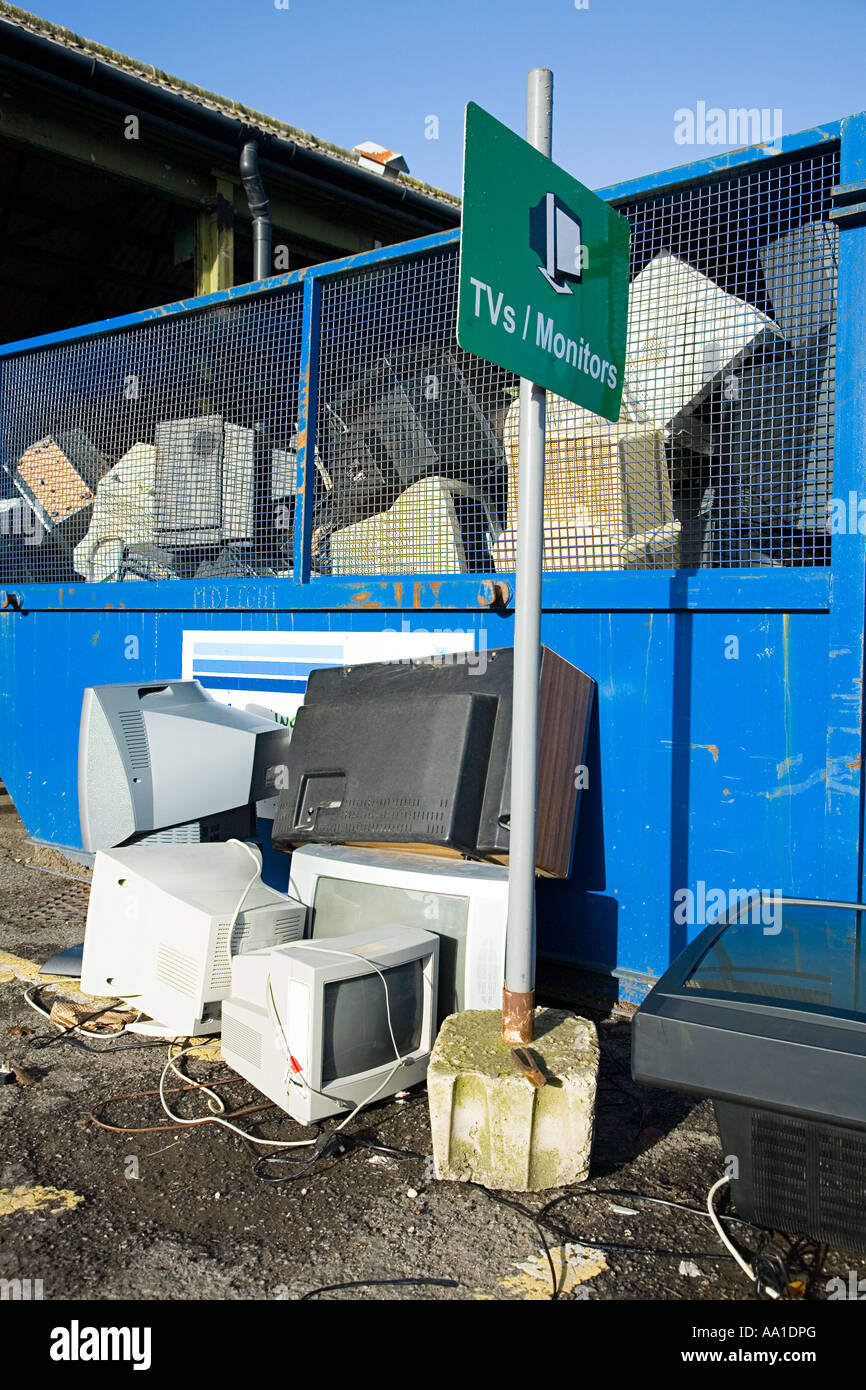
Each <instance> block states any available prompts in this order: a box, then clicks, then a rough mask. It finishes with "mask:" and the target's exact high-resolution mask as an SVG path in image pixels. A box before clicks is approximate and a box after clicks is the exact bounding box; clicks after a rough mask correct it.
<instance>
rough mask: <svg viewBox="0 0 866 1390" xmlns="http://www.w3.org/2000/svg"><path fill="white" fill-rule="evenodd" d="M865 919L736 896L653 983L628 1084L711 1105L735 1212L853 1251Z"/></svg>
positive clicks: (805, 903)
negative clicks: (665, 1090) (684, 1095)
mask: <svg viewBox="0 0 866 1390" xmlns="http://www.w3.org/2000/svg"><path fill="white" fill-rule="evenodd" d="M864 913H866V904H863V903H845V902H829V901H819V900H814V899H806V898H795V897H786V896H785V895H774V894H767V893H759V892H755V893H751V894H749V895H747V896H744V897H743V898H741V899H740V900H739V901H738V902H736V903H734V904H733V905H732V906H730V907H729V909H728V911H726V912H725V913H723V914H722V915H720V916H719V917H718V919H717V920H716V921H714V922H713V923H712V924H711V925H709V926H707V927H706V928H705V929H704V930H703V931H702V932H701V933H700V934H699V935H698V936H697V937H696V938H695V940H694V941H692V942H691V944H690V945H689V946H687V947H686V949H685V950H684V951H683V952H682V954H681V955H680V956H679V957H678V958H677V960H676V961H675V962H674V963H673V965H672V966H671V967H670V969H669V970H668V971H667V973H666V974H665V975H663V976H662V978H661V979H660V980H659V981H658V982H657V984H656V985H655V986H654V987H653V989H652V990H651V991H650V993H649V994H648V996H647V998H646V999H645V1001H644V1003H643V1004H642V1005H641V1007H640V1009H639V1010H638V1013H637V1015H636V1017H635V1020H634V1025H633V1035H632V1074H633V1076H634V1078H635V1080H636V1081H640V1082H643V1083H645V1084H647V1085H652V1086H663V1087H666V1088H668V1089H671V1090H678V1091H686V1092H690V1093H693V1094H696V1095H700V1096H708V1097H710V1098H711V1099H712V1101H713V1105H714V1107H715V1112H716V1119H717V1121H718V1125H719V1132H720V1137H721V1142H722V1152H723V1154H724V1156H725V1161H726V1166H727V1167H728V1169H729V1171H730V1172H731V1174H732V1177H731V1197H732V1200H733V1203H734V1206H735V1207H736V1208H737V1210H738V1211H739V1212H740V1214H741V1215H743V1216H745V1217H746V1218H747V1219H749V1220H751V1221H753V1222H755V1223H756V1224H757V1225H759V1226H765V1227H768V1228H770V1229H774V1230H782V1231H786V1232H789V1233H792V1234H800V1235H808V1236H811V1237H812V1238H813V1239H815V1240H820V1241H824V1242H827V1243H829V1244H832V1245H837V1246H841V1247H843V1248H844V1249H847V1250H852V1251H857V1252H860V1253H866V997H864V981H866V975H864V969H863V964H864V961H863V957H864V938H863V916H864Z"/></svg>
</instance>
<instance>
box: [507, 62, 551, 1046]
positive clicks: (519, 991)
mask: <svg viewBox="0 0 866 1390" xmlns="http://www.w3.org/2000/svg"><path fill="white" fill-rule="evenodd" d="M552 128H553V73H552V72H551V71H550V69H549V68H533V70H532V72H531V73H530V74H529V77H528V79H527V84H526V139H527V141H528V142H529V144H531V145H533V146H534V147H535V149H537V150H539V151H540V152H541V153H542V154H543V155H546V156H547V158H548V159H549V158H550V153H551V142H552ZM544 415H545V392H544V388H543V387H541V386H536V385H535V384H534V383H533V382H531V381H527V380H526V379H521V382H520V434H519V441H518V467H517V598H516V602H515V628H514V703H513V710H514V713H513V723H512V732H511V820H510V835H509V856H508V859H509V868H508V928H507V937H506V947H505V988H504V990H503V992H502V1038H503V1041H504V1042H506V1043H508V1044H509V1046H512V1047H514V1046H519V1045H520V1044H522V1043H529V1042H532V1038H533V1026H532V1025H533V1009H534V1005H535V835H536V814H537V801H538V695H539V681H540V670H541V568H542V559H543V554H544V532H543V519H544Z"/></svg>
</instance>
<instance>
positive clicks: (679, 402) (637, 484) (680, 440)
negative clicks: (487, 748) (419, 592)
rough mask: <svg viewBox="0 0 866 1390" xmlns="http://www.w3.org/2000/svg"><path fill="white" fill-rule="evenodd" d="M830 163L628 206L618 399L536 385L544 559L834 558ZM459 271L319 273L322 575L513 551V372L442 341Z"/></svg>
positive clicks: (317, 544)
mask: <svg viewBox="0 0 866 1390" xmlns="http://www.w3.org/2000/svg"><path fill="white" fill-rule="evenodd" d="M837 177H838V150H837V149H835V148H834V149H826V150H821V151H817V152H815V153H814V154H813V153H809V154H808V155H806V156H801V157H799V158H796V159H787V160H778V159H777V160H774V161H772V162H768V163H767V164H766V165H764V166H763V167H759V168H757V169H752V170H748V171H746V172H745V173H731V174H730V175H727V176H724V177H716V178H713V179H711V180H705V181H703V182H700V183H695V184H692V185H689V186H686V187H683V188H678V189H674V190H672V191H670V192H668V193H664V194H659V195H655V196H651V197H648V198H646V199H642V200H640V201H635V202H632V203H629V204H627V205H625V206H622V205H621V206H620V211H621V212H623V213H624V215H625V216H626V217H627V218H628V219H629V222H630V224H631V228H632V266H631V290H630V303H629V323H628V337H627V349H626V371H625V391H624V396H623V407H622V413H621V416H620V419H619V420H618V421H617V422H616V423H615V424H610V423H609V422H607V421H605V420H602V419H601V418H600V417H598V416H593V415H591V414H589V413H588V412H587V411H584V410H581V409H579V408H578V407H576V406H574V405H572V404H571V403H570V402H568V401H565V400H563V399H562V398H560V397H557V396H554V395H551V394H548V398H547V443H546V459H545V463H546V480H545V499H544V500H545V518H544V565H545V569H547V570H581V569H588V570H598V569H608V570H623V569H650V568H660V567H661V568H669V567H677V566H682V567H689V568H692V567H727V566H747V567H752V566H772V565H822V564H827V563H829V547H830V535H829V529H830V527H829V521H830V518H829V515H828V513H829V507H830V502H831V492H832V431H833V376H834V366H835V315H836V263H837V244H836V243H837V233H836V229H835V226H834V225H833V224H832V223H831V222H830V221H829V220H828V213H829V208H830V196H831V189H832V187H833V184H834V182H835V181H836V179H837ZM456 274H457V250H456V248H455V249H454V250H451V251H448V252H444V253H440V254H438V255H436V256H428V257H425V258H420V259H419V260H417V261H411V262H403V263H398V264H396V265H390V266H384V267H381V268H375V267H374V268H370V269H366V270H357V271H353V272H350V273H347V274H344V275H341V276H338V277H336V278H335V279H333V280H331V281H330V282H328V283H327V284H326V286H325V289H324V292H323V302H322V320H323V326H322V345H321V358H320V377H319V432H318V439H319V454H318V459H317V464H318V470H319V483H318V488H319V490H318V495H317V502H316V513H315V518H314V540H313V546H314V555H313V565H314V568H317V569H318V570H320V571H321V572H324V573H331V574H358V575H362V574H370V573H373V574H376V573H397V572H401V573H411V572H424V571H428V572H432V571H446V572H457V571H465V570H473V569H479V568H480V569H498V570H508V569H513V568H514V567H515V563H516V545H517V477H518V429H519V403H518V401H517V399H516V394H517V393H516V383H515V381H514V379H513V378H512V377H510V376H509V375H508V374H506V373H504V372H500V371H498V370H497V369H496V368H494V367H492V366H491V365H489V364H486V363H482V362H480V361H479V360H478V359H475V358H472V357H470V356H468V355H467V354H463V353H461V352H459V351H458V350H457V349H456V348H455V346H454V309H455V297H456ZM500 445H501V447H500Z"/></svg>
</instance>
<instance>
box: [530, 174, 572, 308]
mask: <svg viewBox="0 0 866 1390" xmlns="http://www.w3.org/2000/svg"><path fill="white" fill-rule="evenodd" d="M529 245H530V246H531V247H532V250H533V251H534V252H535V253H536V255H537V256H538V257H539V258H540V259H541V261H542V264H541V265H540V266H539V267H538V269H539V270H540V271H541V274H542V275H543V276H544V278H545V280H546V281H547V282H548V284H549V285H551V286H552V287H553V289H555V290H556V293H557V294H573V293H574V291H573V289H572V288H571V284H570V283H569V282H570V281H576V282H577V283H578V284H579V283H580V279H581V276H582V274H583V247H582V243H581V237H580V218H579V217H576V216H575V215H574V213H573V212H572V211H571V208H570V207H568V206H567V205H566V204H565V203H564V202H563V201H562V199H561V198H557V196H556V194H555V193H545V195H544V197H543V198H542V199H541V201H540V202H539V203H537V204H536V206H535V207H534V208H530V210H529Z"/></svg>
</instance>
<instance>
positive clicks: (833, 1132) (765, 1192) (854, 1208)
mask: <svg viewBox="0 0 866 1390" xmlns="http://www.w3.org/2000/svg"><path fill="white" fill-rule="evenodd" d="M751 1140H752V1167H753V1173H754V1179H753V1181H754V1191H755V1217H756V1219H757V1221H758V1222H759V1223H760V1224H761V1225H766V1226H770V1227H773V1228H775V1229H780V1230H783V1231H787V1232H791V1233H795V1234H803V1233H804V1234H808V1235H811V1236H813V1237H814V1238H816V1239H818V1240H822V1241H826V1242H827V1243H828V1244H830V1245H838V1246H841V1247H842V1248H843V1249H846V1250H856V1251H859V1252H860V1253H866V1134H859V1133H856V1132H854V1131H851V1130H846V1129H838V1128H836V1127H835V1126H832V1125H818V1124H810V1123H808V1122H807V1121H805V1120H797V1119H792V1118H789V1117H788V1116H784V1115H773V1114H768V1113H767V1112H765V1111H753V1113H752V1122H751Z"/></svg>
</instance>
